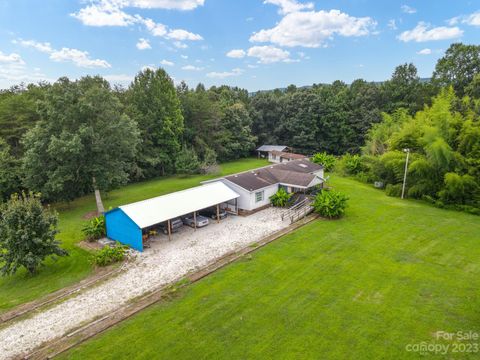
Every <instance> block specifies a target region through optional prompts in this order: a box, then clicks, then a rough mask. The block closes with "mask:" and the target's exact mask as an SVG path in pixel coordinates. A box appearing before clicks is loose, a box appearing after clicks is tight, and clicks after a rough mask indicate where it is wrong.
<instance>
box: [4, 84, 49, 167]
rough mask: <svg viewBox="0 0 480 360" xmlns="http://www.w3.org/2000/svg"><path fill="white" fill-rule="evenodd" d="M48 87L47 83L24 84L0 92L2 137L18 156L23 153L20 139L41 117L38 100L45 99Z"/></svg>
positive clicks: (13, 153) (14, 154)
mask: <svg viewBox="0 0 480 360" xmlns="http://www.w3.org/2000/svg"><path fill="white" fill-rule="evenodd" d="M46 89H48V85H46V84H39V85H33V84H30V85H28V86H24V85H23V84H22V85H20V86H14V87H12V88H10V89H9V90H6V91H2V92H0V137H1V138H3V139H4V140H5V141H6V142H7V144H8V145H9V146H10V147H11V152H12V155H13V156H15V157H16V158H18V157H20V156H21V155H22V153H23V149H22V146H21V143H20V139H21V138H22V136H23V135H24V134H25V133H26V132H27V131H28V130H29V129H31V128H32V127H33V126H34V125H35V123H36V122H37V121H38V120H39V118H40V116H39V114H38V112H37V101H39V100H41V99H43V97H44V94H45V91H46Z"/></svg>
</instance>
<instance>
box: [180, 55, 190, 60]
mask: <svg viewBox="0 0 480 360" xmlns="http://www.w3.org/2000/svg"><path fill="white" fill-rule="evenodd" d="M180 57H181V58H182V59H185V60H187V59H188V55H180Z"/></svg>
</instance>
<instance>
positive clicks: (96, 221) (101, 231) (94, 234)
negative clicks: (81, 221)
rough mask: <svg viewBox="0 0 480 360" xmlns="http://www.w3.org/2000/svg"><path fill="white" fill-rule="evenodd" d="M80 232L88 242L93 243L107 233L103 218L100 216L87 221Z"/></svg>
mask: <svg viewBox="0 0 480 360" xmlns="http://www.w3.org/2000/svg"><path fill="white" fill-rule="evenodd" d="M82 232H83V234H84V235H85V236H86V237H87V240H88V241H94V240H97V239H101V238H102V237H104V236H105V235H106V233H107V228H106V226H105V216H103V215H100V216H97V217H95V218H93V219H91V220H90V221H88V222H87V223H86V224H85V226H84V227H83V229H82Z"/></svg>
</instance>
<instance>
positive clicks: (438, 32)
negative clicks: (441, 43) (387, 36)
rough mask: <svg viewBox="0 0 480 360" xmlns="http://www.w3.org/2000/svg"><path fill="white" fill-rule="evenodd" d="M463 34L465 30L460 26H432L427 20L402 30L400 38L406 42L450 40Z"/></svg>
mask: <svg viewBox="0 0 480 360" xmlns="http://www.w3.org/2000/svg"><path fill="white" fill-rule="evenodd" d="M462 35H463V30H460V29H459V28H458V27H456V26H455V27H446V26H439V27H434V28H432V27H431V26H430V25H429V24H427V23H425V22H419V23H418V25H417V26H416V27H415V28H413V29H412V30H407V31H404V32H402V33H401V34H400V35H399V36H398V39H399V40H401V41H404V42H409V41H415V42H425V41H435V40H448V39H456V38H459V37H461V36H462Z"/></svg>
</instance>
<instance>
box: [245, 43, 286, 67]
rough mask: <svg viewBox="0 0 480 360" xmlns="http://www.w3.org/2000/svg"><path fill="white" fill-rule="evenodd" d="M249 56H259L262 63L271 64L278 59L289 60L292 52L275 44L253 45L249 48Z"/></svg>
mask: <svg viewBox="0 0 480 360" xmlns="http://www.w3.org/2000/svg"><path fill="white" fill-rule="evenodd" d="M247 54H248V56H250V57H254V58H257V59H258V61H259V62H260V63H262V64H271V63H275V62H278V61H287V59H289V57H290V53H289V52H288V51H286V50H282V49H279V48H276V47H274V46H270V45H268V46H253V47H251V48H250V49H248V53H247Z"/></svg>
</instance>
